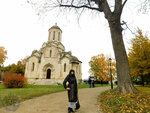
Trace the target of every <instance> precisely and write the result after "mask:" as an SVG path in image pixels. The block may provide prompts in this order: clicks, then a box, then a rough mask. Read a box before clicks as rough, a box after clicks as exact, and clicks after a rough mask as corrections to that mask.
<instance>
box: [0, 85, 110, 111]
mask: <svg viewBox="0 0 150 113" xmlns="http://www.w3.org/2000/svg"><path fill="white" fill-rule="evenodd" d="M107 89H110V87H98V88H85V89H79V101H80V105H81V108H80V109H79V110H78V111H76V113H99V112H98V105H97V96H98V95H99V94H100V92H103V91H105V90H107ZM67 108H68V98H67V91H65V92H60V93H54V94H50V95H44V96H41V97H37V98H34V99H30V100H27V101H24V102H22V103H21V105H20V107H19V108H18V109H17V111H16V112H13V113H68V112H67ZM0 113H7V112H6V111H5V110H4V108H2V109H0ZM11 113H12V112H11Z"/></svg>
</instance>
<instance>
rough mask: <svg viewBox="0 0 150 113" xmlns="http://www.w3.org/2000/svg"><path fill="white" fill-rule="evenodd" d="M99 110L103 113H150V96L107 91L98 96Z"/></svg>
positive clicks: (141, 93) (140, 93)
mask: <svg viewBox="0 0 150 113" xmlns="http://www.w3.org/2000/svg"><path fill="white" fill-rule="evenodd" d="M99 103H100V109H101V110H102V111H103V112H104V113H150V94H147V93H143V92H139V93H137V94H130V93H129V94H126V95H123V94H116V92H115V90H109V91H106V92H104V93H102V94H101V95H100V96H99Z"/></svg>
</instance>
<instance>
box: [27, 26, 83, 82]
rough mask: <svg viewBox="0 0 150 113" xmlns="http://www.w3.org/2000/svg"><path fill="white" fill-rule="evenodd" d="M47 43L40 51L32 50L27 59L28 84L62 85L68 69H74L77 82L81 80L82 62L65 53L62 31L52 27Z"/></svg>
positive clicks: (69, 53)
mask: <svg viewBox="0 0 150 113" xmlns="http://www.w3.org/2000/svg"><path fill="white" fill-rule="evenodd" d="M48 31H49V36H48V41H47V42H46V43H43V45H42V47H41V49H40V50H39V51H38V50H34V51H33V52H32V54H31V56H29V57H28V58H27V62H26V69H25V77H26V78H27V79H28V83H30V84H41V85H42V84H43V85H44V84H57V83H62V82H63V80H64V78H65V77H66V76H67V75H68V73H69V71H70V69H74V70H75V73H76V78H77V80H78V81H80V80H82V70H81V64H82V62H81V61H80V60H79V59H78V58H77V57H75V56H73V55H72V53H71V52H70V51H69V52H66V51H65V47H64V45H63V44H62V43H61V40H62V30H61V29H60V28H59V27H58V26H57V25H54V26H52V27H51V28H50V29H49V30H48Z"/></svg>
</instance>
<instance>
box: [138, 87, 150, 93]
mask: <svg viewBox="0 0 150 113" xmlns="http://www.w3.org/2000/svg"><path fill="white" fill-rule="evenodd" d="M136 88H137V89H138V90H140V91H142V92H145V93H149V94H150V85H145V86H144V87H143V86H136Z"/></svg>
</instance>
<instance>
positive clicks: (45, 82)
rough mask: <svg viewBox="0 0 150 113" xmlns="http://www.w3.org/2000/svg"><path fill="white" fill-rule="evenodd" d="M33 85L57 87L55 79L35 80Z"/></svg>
mask: <svg viewBox="0 0 150 113" xmlns="http://www.w3.org/2000/svg"><path fill="white" fill-rule="evenodd" d="M32 84H34V85H57V83H56V82H55V80H54V79H40V80H39V79H38V80H35V81H34V82H33V83H32Z"/></svg>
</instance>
